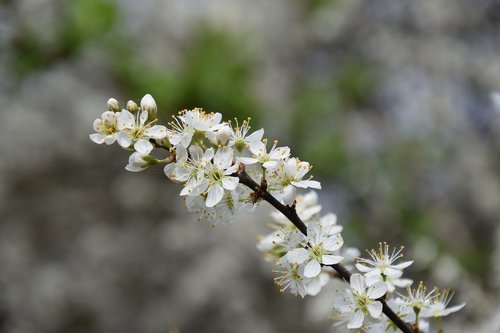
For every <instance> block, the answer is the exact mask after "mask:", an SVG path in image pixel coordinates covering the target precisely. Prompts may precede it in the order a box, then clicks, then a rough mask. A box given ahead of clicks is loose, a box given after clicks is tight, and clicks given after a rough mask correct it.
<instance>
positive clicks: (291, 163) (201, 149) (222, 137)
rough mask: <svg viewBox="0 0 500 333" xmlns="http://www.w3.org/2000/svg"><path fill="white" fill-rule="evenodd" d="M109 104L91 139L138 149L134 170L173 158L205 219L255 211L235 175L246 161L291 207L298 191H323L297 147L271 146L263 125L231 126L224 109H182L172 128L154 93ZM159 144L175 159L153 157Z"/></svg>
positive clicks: (170, 166)
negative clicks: (162, 120)
mask: <svg viewBox="0 0 500 333" xmlns="http://www.w3.org/2000/svg"><path fill="white" fill-rule="evenodd" d="M108 109H109V110H108V111H105V112H104V113H103V114H102V116H101V118H99V119H96V120H95V121H94V130H95V132H96V133H93V134H91V135H90V139H91V140H92V141H94V142H95V143H98V144H101V143H106V144H108V145H110V144H113V143H114V142H118V144H119V145H120V146H121V147H123V148H125V149H127V150H129V151H131V152H132V154H131V156H130V158H129V163H128V164H127V166H126V169H127V170H128V171H132V172H139V171H143V170H145V169H146V168H148V167H151V166H152V165H155V164H158V163H166V165H165V167H164V172H165V175H166V176H167V177H168V178H169V179H170V180H172V181H174V182H176V183H179V184H181V185H182V186H183V189H182V190H181V192H180V195H181V196H183V197H185V199H186V206H187V208H188V210H189V211H190V212H196V213H198V214H199V216H200V219H204V220H208V221H211V222H213V223H219V222H232V221H233V219H234V217H235V216H236V215H237V214H238V213H239V212H241V211H251V210H252V209H254V206H255V204H256V200H254V198H253V197H252V191H250V190H249V189H248V188H247V187H245V186H244V185H242V184H240V183H239V179H238V177H237V175H236V172H237V171H238V167H239V166H240V164H244V165H245V167H246V170H247V172H248V173H249V174H251V176H252V178H253V179H255V180H258V181H259V182H261V183H265V184H266V186H267V190H268V191H269V192H270V193H271V194H272V195H273V196H274V197H276V198H278V200H280V201H281V202H282V203H283V204H285V205H289V206H291V205H292V204H293V203H294V201H295V197H296V192H297V188H309V187H310V188H316V189H320V188H321V185H320V183H319V182H317V181H315V180H312V179H311V178H312V177H307V173H308V172H309V170H310V169H311V165H310V164H309V163H308V162H304V161H300V160H299V159H298V158H296V157H292V156H291V155H290V148H288V147H278V142H277V141H274V142H273V144H272V145H271V146H270V145H269V144H268V140H267V139H265V138H264V130H263V129H259V130H257V131H252V130H251V127H250V124H249V123H250V120H245V121H243V122H242V123H241V125H240V124H239V123H238V122H236V124H232V123H231V122H224V121H222V115H221V114H220V113H207V112H205V111H203V110H202V109H198V108H196V109H193V110H183V111H181V112H179V114H178V115H176V116H174V117H173V120H172V121H171V122H169V123H168V124H167V126H163V125H157V122H158V118H157V106H156V102H155V101H154V99H153V97H152V96H151V95H146V96H144V97H143V98H142V100H141V102H140V106H138V105H137V104H136V103H134V102H132V101H129V102H128V103H127V106H126V108H125V109H121V108H120V105H119V103H118V101H117V100H116V99H113V98H112V99H110V100H109V101H108ZM269 146H270V147H269ZM155 147H157V148H165V149H168V150H169V151H170V153H171V156H170V158H166V159H161V158H159V157H156V156H154V155H153V151H154V148H155Z"/></svg>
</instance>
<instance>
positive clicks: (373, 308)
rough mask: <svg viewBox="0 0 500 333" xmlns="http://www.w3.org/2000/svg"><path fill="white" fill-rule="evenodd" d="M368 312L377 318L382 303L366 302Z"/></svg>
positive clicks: (380, 311)
mask: <svg viewBox="0 0 500 333" xmlns="http://www.w3.org/2000/svg"><path fill="white" fill-rule="evenodd" d="M367 308H368V312H370V316H372V317H373V318H378V317H380V315H381V314H382V303H380V302H373V303H371V304H368V306H367Z"/></svg>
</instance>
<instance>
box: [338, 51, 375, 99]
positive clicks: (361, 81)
mask: <svg viewBox="0 0 500 333" xmlns="http://www.w3.org/2000/svg"><path fill="white" fill-rule="evenodd" d="M340 68H341V70H340V73H339V75H338V78H337V82H336V88H337V90H338V92H339V94H340V96H341V99H342V103H343V104H346V105H354V106H364V105H367V104H369V103H370V101H371V100H372V98H373V92H374V87H375V83H376V75H375V73H374V70H373V69H372V68H371V67H370V66H369V65H368V64H366V63H364V62H362V61H355V60H348V61H346V62H344V63H343V64H342V65H341V67H340Z"/></svg>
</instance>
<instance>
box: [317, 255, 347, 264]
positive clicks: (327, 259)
mask: <svg viewBox="0 0 500 333" xmlns="http://www.w3.org/2000/svg"><path fill="white" fill-rule="evenodd" d="M342 260H344V257H342V256H334V255H331V254H325V255H323V257H322V258H321V263H322V264H324V265H335V264H338V263H339V262H341V261H342Z"/></svg>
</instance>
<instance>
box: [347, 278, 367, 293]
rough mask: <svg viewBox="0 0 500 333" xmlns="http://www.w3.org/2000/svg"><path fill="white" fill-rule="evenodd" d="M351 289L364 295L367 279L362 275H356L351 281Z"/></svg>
mask: <svg viewBox="0 0 500 333" xmlns="http://www.w3.org/2000/svg"><path fill="white" fill-rule="evenodd" d="M350 282H351V283H350V285H351V289H352V290H354V291H355V292H356V293H358V294H363V293H364V292H365V289H366V284H365V279H364V278H363V276H362V275H361V274H358V273H354V274H353V275H351V280H350Z"/></svg>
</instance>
